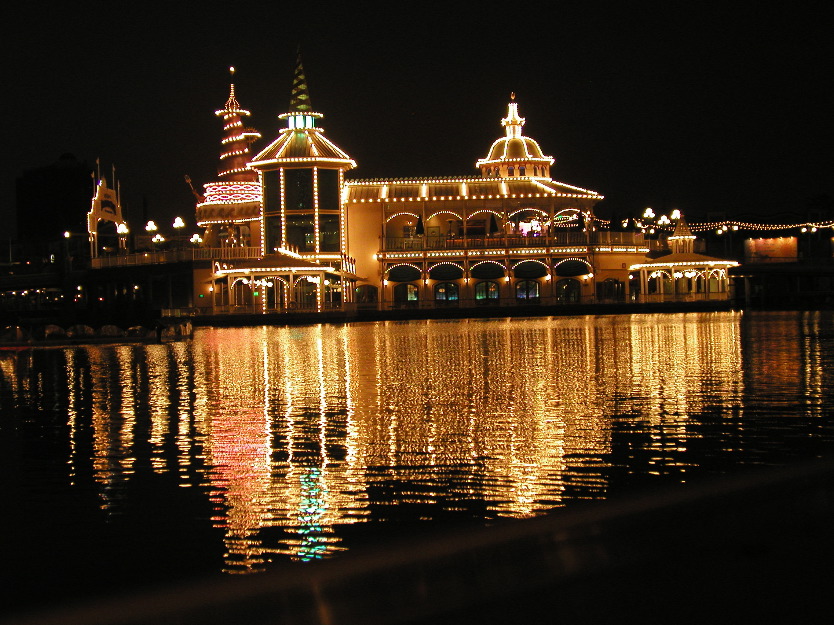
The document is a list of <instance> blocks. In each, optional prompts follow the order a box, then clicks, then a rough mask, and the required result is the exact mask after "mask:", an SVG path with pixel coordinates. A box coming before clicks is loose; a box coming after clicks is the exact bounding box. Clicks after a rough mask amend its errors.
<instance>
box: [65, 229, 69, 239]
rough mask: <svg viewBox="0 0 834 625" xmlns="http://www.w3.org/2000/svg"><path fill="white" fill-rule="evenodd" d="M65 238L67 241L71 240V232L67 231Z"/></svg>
mask: <svg viewBox="0 0 834 625" xmlns="http://www.w3.org/2000/svg"><path fill="white" fill-rule="evenodd" d="M64 238H65V239H69V238H70V233H69V230H67V231H66V232H64Z"/></svg>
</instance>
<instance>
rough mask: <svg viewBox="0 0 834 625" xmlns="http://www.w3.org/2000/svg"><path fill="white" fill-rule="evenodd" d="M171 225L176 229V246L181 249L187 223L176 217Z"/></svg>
mask: <svg viewBox="0 0 834 625" xmlns="http://www.w3.org/2000/svg"><path fill="white" fill-rule="evenodd" d="M171 225H172V226H173V227H174V244H175V246H176V247H178V248H179V247H181V246H182V240H183V239H182V231H183V229H184V228H185V222H184V221H183V220H182V217H176V218H175V219H174V223H173V224H171Z"/></svg>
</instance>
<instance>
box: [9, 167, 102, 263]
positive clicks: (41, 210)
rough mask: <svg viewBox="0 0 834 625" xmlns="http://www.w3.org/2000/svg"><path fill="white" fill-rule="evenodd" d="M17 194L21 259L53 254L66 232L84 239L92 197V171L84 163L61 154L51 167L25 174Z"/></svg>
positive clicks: (20, 180) (19, 182) (17, 182)
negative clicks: (82, 236) (81, 236)
mask: <svg viewBox="0 0 834 625" xmlns="http://www.w3.org/2000/svg"><path fill="white" fill-rule="evenodd" d="M16 191H17V232H16V240H17V242H18V248H19V249H20V253H21V254H22V255H23V256H24V257H27V258H34V257H38V256H43V257H47V256H49V255H50V254H54V253H55V251H56V248H57V249H60V247H61V245H62V243H61V242H62V241H63V240H64V233H65V232H70V233H72V234H77V235H84V236H85V237H86V234H87V225H86V221H85V218H86V215H87V212H88V211H89V210H90V198H92V196H93V169H92V167H90V166H89V165H87V163H85V162H82V161H79V160H78V159H77V158H76V157H75V156H73V155H72V154H63V155H61V157H60V158H59V159H58V160H57V161H55V162H54V163H52V164H51V165H47V166H45V167H39V168H35V169H30V170H27V171H25V172H24V173H23V175H22V176H20V177H19V178H18V179H17V181H16ZM79 240H80V238H79Z"/></svg>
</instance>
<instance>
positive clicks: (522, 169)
mask: <svg viewBox="0 0 834 625" xmlns="http://www.w3.org/2000/svg"><path fill="white" fill-rule="evenodd" d="M526 172H527V168H526V167H525V166H524V165H519V166H518V175H519V176H526V175H527V173H526Z"/></svg>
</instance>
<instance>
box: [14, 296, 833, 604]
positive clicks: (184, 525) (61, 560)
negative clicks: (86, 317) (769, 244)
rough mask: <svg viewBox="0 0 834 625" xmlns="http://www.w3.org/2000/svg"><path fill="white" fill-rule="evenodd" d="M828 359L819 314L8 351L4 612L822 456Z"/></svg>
mask: <svg viewBox="0 0 834 625" xmlns="http://www.w3.org/2000/svg"><path fill="white" fill-rule="evenodd" d="M832 365H834V314H832V313H831V312H744V313H742V312H721V313H690V314H658V315H646V314H644V315H613V316H582V317H542V318H495V319H469V320H466V319H464V320H454V321H409V322H377V323H370V322H369V323H353V324H346V325H310V326H305V327H248V328H199V329H197V330H196V332H195V336H194V339H193V340H191V341H187V342H181V343H172V344H163V345H112V346H100V345H96V346H85V347H71V348H39V349H33V350H28V351H21V352H0V475H2V480H3V483H4V485H5V488H4V491H3V496H4V504H3V508H4V511H3V519H4V525H5V526H6V527H7V528H8V529H7V530H6V531H4V533H3V538H2V549H3V553H4V562H5V565H4V568H5V569H6V571H7V572H8V571H14V575H13V577H14V580H15V581H14V583H13V584H12V585H5V586H4V594H3V597H2V598H3V601H4V603H3V605H4V606H5V609H9V608H11V609H14V608H18V607H21V606H26V605H32V604H34V603H38V604H43V603H44V602H46V603H49V602H58V603H59V602H61V601H64V600H66V599H68V598H70V597H73V598H78V597H82V598H83V597H95V596H97V595H102V594H105V593H108V592H111V591H116V590H125V589H132V588H136V587H137V586H140V585H146V584H156V583H164V582H167V581H172V580H178V579H188V578H193V577H201V576H207V575H212V574H219V573H225V574H240V573H249V572H257V571H262V570H267V569H269V568H270V567H271V566H274V565H275V564H276V563H286V562H287V561H299V562H303V561H308V560H315V559H321V558H332V557H339V556H340V554H342V553H344V552H345V551H347V550H350V549H351V548H354V547H355V546H358V545H362V544H367V543H370V542H373V541H377V540H383V539H384V538H386V537H392V536H398V535H403V534H410V533H415V532H420V531H422V530H423V529H425V528H433V529H437V528H442V527H444V526H452V525H456V526H458V525H461V524H472V525H477V526H482V525H485V524H491V523H496V522H500V521H501V520H502V519H510V518H524V517H531V516H536V515H543V514H548V513H552V514H558V510H559V509H560V508H565V507H570V506H572V505H576V504H577V503H578V502H582V501H585V500H594V499H604V498H609V497H612V496H615V495H616V496H624V495H627V494H628V493H629V492H632V491H635V492H636V491H638V490H640V489H645V488H652V487H656V486H663V487H669V486H675V487H677V486H676V485H679V486H680V487H681V488H685V487H686V485H687V484H689V483H692V482H694V481H697V480H700V479H703V478H706V477H715V476H720V475H727V474H732V473H735V472H738V471H742V470H746V469H749V468H751V467H753V466H757V465H758V466H764V465H784V464H790V463H793V462H796V461H798V460H801V459H805V458H809V457H819V456H825V455H828V454H829V453H830V452H831V450H832V443H834V421H833V420H832V411H831V408H830V406H831V399H832V396H833V395H834V373H832V371H834V368H832ZM47 587H48V588H49V589H50V590H49V592H48V593H45V592H44V589H45V588H47Z"/></svg>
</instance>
